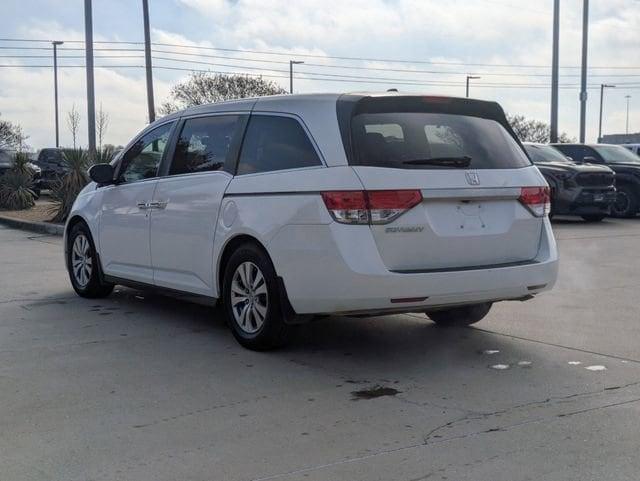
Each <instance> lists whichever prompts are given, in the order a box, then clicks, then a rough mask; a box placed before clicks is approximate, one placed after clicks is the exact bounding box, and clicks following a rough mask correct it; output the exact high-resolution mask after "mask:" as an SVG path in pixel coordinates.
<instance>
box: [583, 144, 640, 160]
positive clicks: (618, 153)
mask: <svg viewBox="0 0 640 481" xmlns="http://www.w3.org/2000/svg"><path fill="white" fill-rule="evenodd" d="M594 149H595V151H596V152H598V153H599V154H600V155H601V156H602V158H603V159H604V161H605V162H607V163H608V164H623V163H624V164H626V163H628V162H634V163H640V157H638V156H637V155H636V154H634V153H633V152H631V151H630V150H627V149H625V148H624V147H621V146H619V145H598V146H597V147H594Z"/></svg>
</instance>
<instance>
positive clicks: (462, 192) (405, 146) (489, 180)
mask: <svg viewBox="0 0 640 481" xmlns="http://www.w3.org/2000/svg"><path fill="white" fill-rule="evenodd" d="M380 100H383V99H375V98H373V99H370V100H369V102H368V105H364V106H361V107H360V108H356V109H355V113H354V115H353V116H352V118H351V129H350V130H351V139H350V142H351V158H350V162H351V164H352V165H353V168H354V170H355V171H356V173H357V175H358V176H359V177H360V179H361V181H362V183H363V186H364V188H365V189H366V190H367V191H376V190H419V191H420V192H421V194H422V201H421V202H419V203H418V204H417V205H415V206H414V207H412V208H411V209H410V210H408V211H407V212H405V213H404V214H402V215H401V216H400V217H398V218H396V219H395V220H393V221H392V222H390V223H386V224H372V225H370V229H371V231H372V233H373V236H374V238H375V242H376V245H377V247H378V251H379V253H380V256H381V258H382V260H383V262H384V263H385V265H386V266H387V268H388V269H389V270H393V271H406V272H411V271H429V270H448V269H452V270H458V269H467V268H476V267H478V268H480V267H486V266H499V265H505V264H513V263H523V262H528V261H531V260H532V259H533V258H535V256H536V254H537V252H538V248H539V243H540V235H541V229H542V223H543V220H542V218H541V217H536V216H534V215H533V214H532V212H531V211H530V210H529V209H528V208H527V207H525V206H524V205H523V203H522V202H520V200H519V198H520V196H521V188H522V187H532V186H545V185H546V183H545V181H544V178H543V177H542V175H541V174H540V173H539V171H538V170H537V169H536V168H535V167H533V166H532V165H531V162H530V161H529V159H528V158H527V156H526V155H525V154H524V152H523V150H522V148H521V146H520V145H519V143H518V141H517V140H516V139H515V137H514V134H513V133H512V131H511V129H510V127H509V125H508V123H507V121H506V119H505V118H504V114H503V113H502V110H501V109H500V108H499V106H497V104H492V103H488V102H478V101H469V100H466V99H448V100H449V102H448V103H447V102H446V101H445V99H436V100H435V103H430V102H429V101H428V100H427V101H425V100H424V98H423V97H400V98H399V99H391V100H388V99H386V98H385V99H384V100H385V102H380ZM394 100H395V102H394ZM398 100H399V101H398ZM381 104H382V105H381Z"/></svg>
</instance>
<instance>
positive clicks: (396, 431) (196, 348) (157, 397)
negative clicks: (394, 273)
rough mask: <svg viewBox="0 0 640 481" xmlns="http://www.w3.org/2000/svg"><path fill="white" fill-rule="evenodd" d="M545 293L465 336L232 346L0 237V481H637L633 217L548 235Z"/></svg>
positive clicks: (202, 315) (331, 325) (140, 295)
mask: <svg viewBox="0 0 640 481" xmlns="http://www.w3.org/2000/svg"><path fill="white" fill-rule="evenodd" d="M555 231H556V237H557V238H558V240H559V246H560V252H561V259H562V260H561V273H560V279H559V282H558V285H557V287H556V289H555V290H554V291H553V292H551V293H548V294H545V295H543V296H540V297H539V298H537V299H535V300H533V301H529V302H526V303H520V302H509V303H502V304H500V305H497V306H495V307H494V310H493V311H492V313H491V314H490V315H489V317H488V318H487V319H486V320H484V321H483V322H481V323H479V324H478V325H477V327H475V328H469V329H453V330H443V329H438V328H436V327H435V326H434V325H433V324H432V323H431V322H429V321H428V320H427V319H426V318H425V317H423V316H419V315H415V316H414V315H396V316H385V317H378V318H373V319H351V318H339V317H335V318H328V319H324V320H322V321H318V322H315V323H313V324H311V325H307V326H303V327H301V328H300V329H299V332H298V333H297V336H296V339H295V340H294V342H293V343H292V344H291V346H289V347H288V348H286V349H283V350H280V351H277V352H271V353H255V352H250V351H246V350H243V349H242V348H241V347H240V346H239V345H238V344H236V342H235V340H234V339H233V337H232V336H231V334H230V333H229V332H228V330H227V329H226V327H225V325H224V322H223V321H222V316H221V313H220V311H218V310H216V309H214V308H211V307H207V306H202V305H198V304H193V303H189V302H185V301H182V300H177V299H174V298H169V297H162V296H158V295H153V294H150V293H146V292H139V291H134V290H130V289H125V288H117V291H116V292H115V293H114V294H113V295H112V296H111V297H109V298H107V299H101V300H85V299H81V298H79V297H77V296H75V294H74V293H73V291H72V290H71V287H70V285H69V282H68V279H67V275H66V272H65V270H64V264H63V260H62V254H61V240H60V238H56V237H49V236H44V235H38V234H30V233H26V232H22V231H17V230H12V229H8V228H4V227H0V479H1V480H3V481H4V480H8V481H13V480H64V481H73V480H78V481H87V480H96V481H97V480H126V481H145V480H149V481H164V480H166V481H174V480H180V481H187V480H197V481H200V480H202V481H204V480H258V479H259V480H264V479H273V480H282V481H285V480H286V481H290V480H341V481H346V480H367V481H370V480H385V481H386V480H402V481H417V480H444V479H448V480H473V481H478V480H492V481H498V480H505V481H506V480H509V481H513V480H554V481H557V480H616V481H619V480H637V479H638V474H637V473H638V470H639V468H640V459H639V458H638V446H639V445H640V342H639V341H640V326H639V324H640V313H639V310H638V305H639V303H638V300H639V298H640V289H639V285H640V277H639V274H638V272H639V267H640V260H639V258H640V256H639V254H638V242H639V241H640V219H637V220H626V221H620V220H607V221H605V222H603V223H602V224H597V225H590V224H584V223H582V222H573V221H564V222H562V221H560V222H558V223H556V224H555Z"/></svg>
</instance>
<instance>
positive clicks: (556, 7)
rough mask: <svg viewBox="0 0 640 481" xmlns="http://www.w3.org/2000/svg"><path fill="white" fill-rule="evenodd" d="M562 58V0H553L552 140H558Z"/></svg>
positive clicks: (553, 141)
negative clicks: (560, 62)
mask: <svg viewBox="0 0 640 481" xmlns="http://www.w3.org/2000/svg"><path fill="white" fill-rule="evenodd" d="M559 58H560V0H553V48H552V59H551V124H550V126H551V128H550V131H551V132H550V140H551V142H552V143H555V142H557V141H558V77H559V69H560V65H559Z"/></svg>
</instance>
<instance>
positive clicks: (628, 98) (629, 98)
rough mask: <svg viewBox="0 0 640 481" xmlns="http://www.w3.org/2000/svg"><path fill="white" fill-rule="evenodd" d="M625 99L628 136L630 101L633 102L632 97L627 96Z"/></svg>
mask: <svg viewBox="0 0 640 481" xmlns="http://www.w3.org/2000/svg"><path fill="white" fill-rule="evenodd" d="M624 98H625V99H627V134H629V100H631V95H625V96H624Z"/></svg>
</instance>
